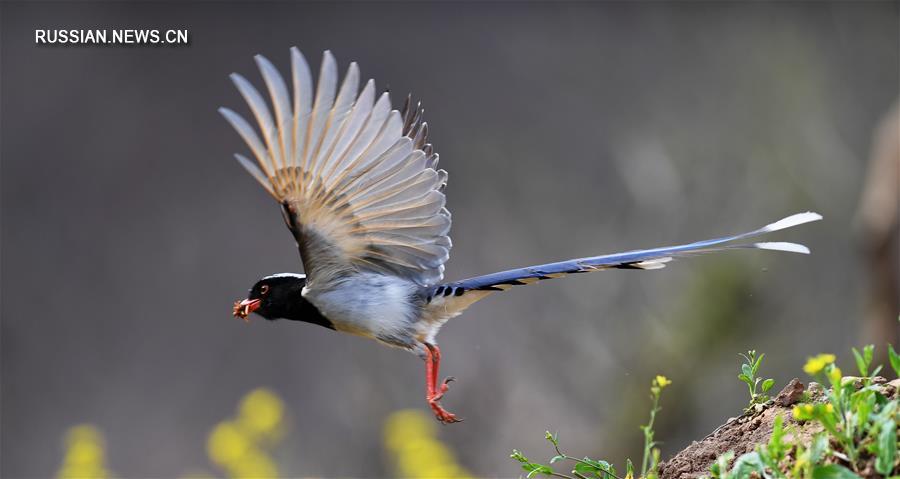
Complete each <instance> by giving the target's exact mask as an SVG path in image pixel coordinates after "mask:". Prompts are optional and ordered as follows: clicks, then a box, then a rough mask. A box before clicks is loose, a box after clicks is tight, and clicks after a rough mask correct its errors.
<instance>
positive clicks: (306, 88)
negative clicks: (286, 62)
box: [276, 47, 313, 167]
mask: <svg viewBox="0 0 900 479" xmlns="http://www.w3.org/2000/svg"><path fill="white" fill-rule="evenodd" d="M276 73H277V70H276ZM291 79H292V84H293V86H294V146H293V149H292V152H293V155H292V157H291V164H290V166H294V167H296V166H300V163H299V160H300V155H302V154H303V147H304V145H305V144H306V137H307V133H308V131H307V130H308V129H309V119H310V117H311V116H312V98H313V85H312V72H310V70H309V64H308V63H306V58H304V57H303V54H302V53H300V50H299V49H297V48H296V47H293V48H291Z"/></svg>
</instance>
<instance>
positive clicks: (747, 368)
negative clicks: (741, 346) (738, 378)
mask: <svg viewBox="0 0 900 479" xmlns="http://www.w3.org/2000/svg"><path fill="white" fill-rule="evenodd" d="M741 372H742V373H744V376H746V377H747V382H748V383H749V382H750V378H752V377H753V369H752V368H751V367H750V365H749V364H741Z"/></svg>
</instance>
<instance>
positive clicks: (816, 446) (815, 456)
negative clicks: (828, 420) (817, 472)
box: [809, 432, 828, 464]
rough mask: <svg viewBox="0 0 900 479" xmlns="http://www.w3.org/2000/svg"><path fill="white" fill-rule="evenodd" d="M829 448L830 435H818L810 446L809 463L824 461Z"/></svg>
mask: <svg viewBox="0 0 900 479" xmlns="http://www.w3.org/2000/svg"><path fill="white" fill-rule="evenodd" d="M827 447H828V435H827V434H825V433H824V432H823V433H819V434H816V436H815V437H814V438H813V440H812V443H811V444H810V445H809V462H811V463H813V464H815V463H817V462H819V460H820V459H822V455H823V454H824V453H825V449H826V448H827Z"/></svg>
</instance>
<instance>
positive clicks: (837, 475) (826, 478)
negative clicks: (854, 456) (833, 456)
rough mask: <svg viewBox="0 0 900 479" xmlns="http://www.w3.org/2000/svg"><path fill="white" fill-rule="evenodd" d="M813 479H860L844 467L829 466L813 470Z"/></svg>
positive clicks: (817, 467)
mask: <svg viewBox="0 0 900 479" xmlns="http://www.w3.org/2000/svg"><path fill="white" fill-rule="evenodd" d="M813 479H859V476H857V475H856V474H854V473H853V471H851V470H850V469H847V468H846V467H844V466H840V465H837V464H829V465H827V466H816V467H815V469H813Z"/></svg>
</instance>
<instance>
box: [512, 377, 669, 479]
mask: <svg viewBox="0 0 900 479" xmlns="http://www.w3.org/2000/svg"><path fill="white" fill-rule="evenodd" d="M669 384H672V381H669V380H668V379H667V378H666V377H665V376H656V377H655V378H653V381H652V383H651V385H650V399H651V401H652V402H653V407H652V408H651V409H650V421H649V422H648V423H647V425H645V426H641V430H642V431H643V432H644V457H643V459H642V461H641V475H640V476H639V477H640V478H642V479H656V477H657V471H656V469H657V466H658V465H659V449H658V448H656V444H657V443H656V442H655V441H654V440H653V435H654V431H653V423H654V421H655V420H656V414H657V413H658V412H659V411H661V410H662V408H661V407H660V406H659V398H660V396H661V394H662V390H663V389H664V388H665V387H666V386H668V385H669ZM544 438H545V439H547V442H549V443H550V444H551V445H553V449H554V450H555V451H556V455H555V456H553V457H552V458H550V461H549V462H548V463H547V464H543V463H539V462H534V461H532V460H531V459H529V458H528V457H526V456H525V455H524V454H522V453H521V452H520V451H518V450H516V449H513V451H512V454H511V455H510V456H509V457H511V458H512V459H515V460H516V461H519V465H520V466H521V467H522V469H523V470H524V471H525V472H527V473H528V474H527V475H526V477H528V478H531V477H534V476H535V475H538V474H540V475H544V476H552V477H563V478H569V479H610V478H615V479H623V478H620V477H619V476H617V475H616V468H615V467H614V466H613V465H612V464H611V463H609V462H607V461H604V460H596V459H591V458H589V457H584V458H582V459H579V458H577V457H574V456H571V455H568V454H566V453H564V452H562V450H561V448H560V446H559V436H558V435H556V434H551V433H550V431H547V433H546V435H545V436H544ZM560 461H570V462H571V463H573V468H572V470H571V471H570V474H571V476H570V475H568V474H564V473H561V472H558V471H556V470H555V469H553V464H556V463H558V462H560ZM624 479H634V465H633V464H632V462H631V459H628V460H627V461H626V464H625V477H624Z"/></svg>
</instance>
